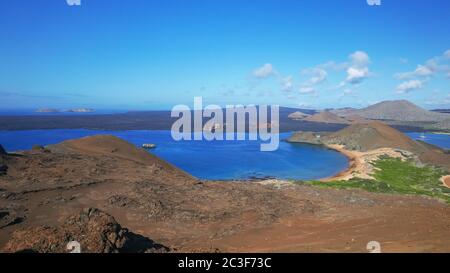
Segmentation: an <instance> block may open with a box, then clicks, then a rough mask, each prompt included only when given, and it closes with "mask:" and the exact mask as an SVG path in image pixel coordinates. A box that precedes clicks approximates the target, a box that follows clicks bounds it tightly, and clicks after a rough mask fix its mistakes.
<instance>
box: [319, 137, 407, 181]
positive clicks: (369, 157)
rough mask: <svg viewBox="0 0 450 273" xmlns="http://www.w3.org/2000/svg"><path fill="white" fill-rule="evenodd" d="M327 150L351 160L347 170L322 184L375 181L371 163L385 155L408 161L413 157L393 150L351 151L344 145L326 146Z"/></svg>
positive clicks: (405, 152) (328, 178)
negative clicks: (358, 180)
mask: <svg viewBox="0 0 450 273" xmlns="http://www.w3.org/2000/svg"><path fill="white" fill-rule="evenodd" d="M326 147H327V148H329V149H333V150H335V151H338V152H340V153H342V154H343V155H345V156H346V157H347V158H348V160H349V166H348V168H347V169H346V170H343V171H342V172H340V173H338V174H336V175H335V176H332V177H327V178H324V179H321V180H320V181H322V182H331V181H342V180H344V181H347V180H350V179H352V178H362V179H373V177H372V174H373V171H374V170H373V166H372V164H371V162H373V161H375V160H377V159H379V158H380V157H381V156H383V155H387V156H390V157H395V158H401V159H406V157H409V156H412V154H411V153H410V152H407V151H400V150H396V149H392V148H380V149H376V150H372V151H368V152H358V151H349V150H347V149H345V148H344V146H343V145H326Z"/></svg>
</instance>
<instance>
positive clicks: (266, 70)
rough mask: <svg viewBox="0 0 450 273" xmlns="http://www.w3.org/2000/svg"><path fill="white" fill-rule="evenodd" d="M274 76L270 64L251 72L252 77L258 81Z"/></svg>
mask: <svg viewBox="0 0 450 273" xmlns="http://www.w3.org/2000/svg"><path fill="white" fill-rule="evenodd" d="M274 74H275V70H274V68H273V66H272V64H270V63H267V64H265V65H263V66H261V67H259V68H257V69H255V70H253V76H255V77H256V78H259V79H264V78H268V77H270V76H272V75H274Z"/></svg>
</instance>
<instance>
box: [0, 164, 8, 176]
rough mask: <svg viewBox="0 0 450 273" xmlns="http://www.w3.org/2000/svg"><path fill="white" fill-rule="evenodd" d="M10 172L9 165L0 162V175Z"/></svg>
mask: <svg viewBox="0 0 450 273" xmlns="http://www.w3.org/2000/svg"><path fill="white" fill-rule="evenodd" d="M7 172H8V166H6V165H5V164H0V175H5V174H6V173H7Z"/></svg>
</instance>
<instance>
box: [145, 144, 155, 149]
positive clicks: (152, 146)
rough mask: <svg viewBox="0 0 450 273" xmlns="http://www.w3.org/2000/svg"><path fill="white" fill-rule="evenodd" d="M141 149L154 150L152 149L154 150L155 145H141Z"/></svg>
mask: <svg viewBox="0 0 450 273" xmlns="http://www.w3.org/2000/svg"><path fill="white" fill-rule="evenodd" d="M142 148H144V149H154V148H156V144H142Z"/></svg>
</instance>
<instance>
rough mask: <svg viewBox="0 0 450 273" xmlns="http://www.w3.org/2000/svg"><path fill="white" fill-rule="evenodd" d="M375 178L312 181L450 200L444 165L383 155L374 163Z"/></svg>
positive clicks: (326, 185) (335, 185) (327, 185)
mask: <svg viewBox="0 0 450 273" xmlns="http://www.w3.org/2000/svg"><path fill="white" fill-rule="evenodd" d="M373 165H374V167H375V173H374V175H373V177H374V178H375V179H374V180H367V179H357V178H355V179H352V180H349V181H336V182H319V181H312V182H311V184H313V185H317V186H320V187H332V188H339V189H350V188H360V189H364V190H367V191H371V192H381V193H400V194H417V195H427V196H431V197H434V198H439V199H441V200H444V201H446V202H447V203H450V189H449V188H446V187H445V186H444V185H443V184H442V182H441V181H440V178H441V177H442V176H444V175H446V174H448V173H447V172H445V171H444V170H442V169H438V168H434V167H430V166H425V167H417V166H416V165H415V164H414V163H413V162H412V161H402V160H401V159H398V158H392V157H383V158H380V159H379V160H377V161H376V162H374V163H373Z"/></svg>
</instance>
